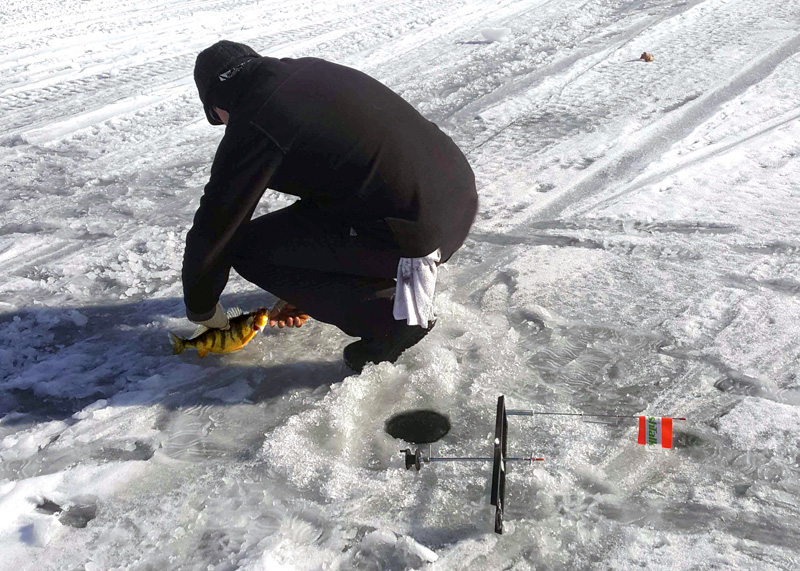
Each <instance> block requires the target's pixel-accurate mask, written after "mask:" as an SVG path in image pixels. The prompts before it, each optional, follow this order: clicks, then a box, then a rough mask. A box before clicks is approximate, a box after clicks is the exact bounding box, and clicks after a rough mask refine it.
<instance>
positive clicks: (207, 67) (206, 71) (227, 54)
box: [194, 40, 261, 125]
mask: <svg viewBox="0 0 800 571" xmlns="http://www.w3.org/2000/svg"><path fill="white" fill-rule="evenodd" d="M257 57H261V56H259V55H258V53H256V51H255V50H254V49H253V48H251V47H250V46H246V45H244V44H238V43H236V42H230V41H228V40H221V41H219V42H217V43H216V44H214V45H213V46H211V47H210V48H206V49H204V50H203V51H202V52H200V54H199V55H198V56H197V61H195V64H194V82H195V84H196V85H197V91H198V93H199V94H200V101H202V102H203V109H204V110H205V112H206V118H207V119H208V122H209V123H211V124H212V125H222V121H220V120H219V117H217V114H216V113H214V109H213V108H214V107H215V106H216V107H219V108H220V109H225V110H226V111H230V109H226V108H225V105H220V97H219V95H221V93H220V92H222V91H224V90H222V89H221V87H223V85H224V84H225V82H226V81H228V80H230V79H232V78H233V77H234V76H236V75H237V74H238V73H239V71H241V69H242V68H243V67H244V65H245V64H246V63H247V62H249V61H250V60H251V59H253V58H257Z"/></svg>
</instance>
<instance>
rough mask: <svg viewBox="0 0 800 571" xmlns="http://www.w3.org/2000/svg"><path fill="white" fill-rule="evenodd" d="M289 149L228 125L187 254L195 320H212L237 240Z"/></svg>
mask: <svg viewBox="0 0 800 571" xmlns="http://www.w3.org/2000/svg"><path fill="white" fill-rule="evenodd" d="M282 159H283V153H282V152H281V151H280V149H278V148H277V146H276V145H275V144H274V143H273V142H272V141H271V139H270V138H269V137H265V136H264V135H263V134H261V133H258V132H256V131H255V130H254V129H252V128H249V129H246V130H245V132H243V131H242V130H232V129H231V128H230V127H228V129H227V130H226V133H225V136H224V137H223V139H222V141H221V142H220V145H219V148H218V149H217V154H216V156H215V157H214V164H213V165H212V167H211V178H210V180H209V182H208V184H207V185H206V187H205V191H204V194H203V197H202V198H201V199H200V207H199V208H198V209H197V212H196V213H195V215H194V224H193V226H192V228H191V230H189V233H188V234H187V235H186V249H185V250H184V254H183V272H182V278H183V299H184V303H185V304H186V315H187V316H188V317H189V319H191V320H193V321H203V320H204V319H209V318H210V317H211V316H212V315H213V313H214V309H215V306H216V304H217V301H219V296H220V295H221V294H222V290H223V289H225V285H226V284H227V283H228V274H229V273H230V269H231V261H230V258H231V255H230V254H231V251H230V250H231V245H232V242H233V240H234V237H235V235H236V232H237V231H238V230H239V228H240V227H241V226H242V225H243V224H246V223H247V222H249V221H250V218H251V217H252V216H253V211H254V210H255V208H256V205H257V204H258V201H259V200H260V199H261V196H262V195H263V194H264V191H265V190H266V189H267V185H268V184H269V181H270V178H272V175H273V174H274V173H275V171H276V170H277V168H278V166H279V165H280V163H281V160H282Z"/></svg>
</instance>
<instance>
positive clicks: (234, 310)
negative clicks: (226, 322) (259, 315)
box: [225, 307, 242, 319]
mask: <svg viewBox="0 0 800 571" xmlns="http://www.w3.org/2000/svg"><path fill="white" fill-rule="evenodd" d="M225 315H227V316H228V319H233V318H234V317H239V316H240V315H242V309H241V308H240V307H231V308H230V309H229V310H228V311H226V312H225Z"/></svg>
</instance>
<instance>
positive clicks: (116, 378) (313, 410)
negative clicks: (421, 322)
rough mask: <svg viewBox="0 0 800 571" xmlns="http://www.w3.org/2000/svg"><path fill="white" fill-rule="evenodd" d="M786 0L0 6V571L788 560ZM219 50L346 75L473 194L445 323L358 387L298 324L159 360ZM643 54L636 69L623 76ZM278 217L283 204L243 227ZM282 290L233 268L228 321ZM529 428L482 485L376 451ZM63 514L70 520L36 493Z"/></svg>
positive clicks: (794, 332)
mask: <svg viewBox="0 0 800 571" xmlns="http://www.w3.org/2000/svg"><path fill="white" fill-rule="evenodd" d="M798 17H800V4H798V3H797V2H786V1H781V0H736V1H730V0H686V1H679V2H656V1H645V2H642V1H640V0H550V1H544V0H505V1H503V2H489V1H488V0H433V1H430V0H428V1H424V2H423V1H421V0H397V1H394V2H379V1H372V2H363V1H362V2H356V1H355V0H335V1H332V2H309V1H301V0H288V1H287V0H284V1H282V2H277V1H275V0H209V1H204V2H179V1H177V0H158V1H155V0H139V1H137V2H133V1H130V0H125V1H122V2H119V1H117V2H110V1H109V0H88V1H80V2H78V1H76V0H67V1H65V0H59V1H55V0H42V1H39V2H35V3H30V2H23V1H22V0H6V1H5V2H4V3H3V6H2V7H1V8H0V21H2V22H3V24H4V25H3V29H4V36H3V39H2V40H0V72H2V74H3V77H4V80H3V81H2V82H0V106H2V109H3V114H2V117H0V168H1V169H2V173H3V176H2V178H0V275H2V278H0V553H2V557H0V569H14V570H17V569H111V568H145V569H146V568H153V569H219V570H222V569H234V568H242V569H253V570H256V569H259V570H260V569H265V570H274V569H309V570H310V569H314V570H316V569H420V568H430V569H532V568H546V569H574V568H578V569H583V568H596V569H609V568H610V569H631V568H636V567H644V568H648V569H675V568H680V569H689V568H697V569H712V568H746V569H796V568H797V567H798V566H799V565H800V549H798V546H800V533H798V531H797V525H796V522H797V519H798V516H800V505H799V504H798V500H797V498H798V493H800V449H798V436H797V434H798V431H799V430H800V416H799V415H800V412H798V410H799V409H798V407H800V382H799V381H798V378H800V365H798V363H800V325H798V324H800V257H798V256H799V255H800V239H798V236H797V221H798V220H800V200H798V198H800V108H799V107H798V104H797V92H798V88H800V79H799V78H800V35H798V33H797V26H796V23H797V21H798ZM222 38H227V39H233V40H238V41H242V42H245V43H248V44H250V45H252V46H253V47H254V48H256V49H257V50H258V51H260V52H262V53H264V54H267V55H273V56H279V57H301V56H316V57H324V58H327V59H330V60H333V61H336V62H339V63H343V64H345V65H350V66H353V67H356V68H358V69H361V70H363V71H365V72H367V73H369V74H371V75H373V76H375V77H377V78H379V79H380V80H381V81H383V82H385V83H386V84H387V85H389V86H390V87H391V88H393V89H394V90H396V91H397V92H399V93H401V94H402V95H403V96H404V97H405V98H407V99H408V100H409V101H410V102H411V103H412V104H414V105H415V106H416V107H417V108H418V109H419V110H420V111H421V112H423V113H424V114H425V115H426V116H427V117H428V118H430V119H431V120H433V121H434V122H436V123H437V124H438V125H440V126H441V128H442V129H444V130H445V131H446V132H447V133H449V134H450V135H451V136H452V137H453V138H454V140H455V141H456V142H457V143H458V144H459V145H460V146H461V148H462V149H464V151H465V153H466V154H467V156H468V158H469V160H470V163H471V164H472V165H473V168H474V170H475V173H476V177H477V180H478V187H479V193H480V198H481V205H480V212H479V214H478V218H477V220H476V223H475V226H474V228H473V232H472V234H471V235H470V238H469V239H468V240H467V242H466V244H465V245H464V247H463V248H462V250H461V251H460V252H459V253H458V254H457V255H456V256H454V257H453V259H452V260H451V261H450V262H449V263H448V264H446V265H444V266H442V267H441V268H440V272H439V283H438V284H437V297H436V307H437V311H438V314H439V321H438V323H437V326H436V328H435V329H434V330H433V332H432V333H431V334H430V335H429V336H428V338H426V339H425V341H424V342H423V343H421V344H419V345H418V346H415V347H414V348H412V349H411V350H409V351H408V352H407V353H406V354H405V355H403V357H402V358H401V359H400V360H399V361H398V363H397V364H395V365H389V364H382V365H379V366H368V367H367V368H366V369H365V371H364V372H363V373H362V374H361V375H353V374H352V373H351V371H349V370H348V369H346V367H345V366H344V365H343V363H342V361H341V350H342V348H343V346H344V345H345V344H346V343H347V342H349V341H350V339H349V338H348V337H346V336H345V335H344V334H342V333H340V332H338V331H336V330H334V329H333V328H331V327H329V326H326V325H323V324H321V323H317V322H314V321H310V322H309V323H307V324H306V325H305V326H304V327H303V328H302V329H299V330H296V331H295V330H287V329H284V330H270V331H266V332H264V333H263V334H262V335H259V336H258V337H257V338H256V340H255V341H254V342H253V343H251V344H250V345H249V346H248V347H246V348H245V349H244V350H242V351H240V352H238V353H233V354H230V355H225V356H221V357H220V356H212V357H208V358H206V359H204V360H202V361H200V360H199V359H198V358H197V355H196V354H195V353H187V354H185V355H181V356H177V357H176V356H173V355H172V354H171V348H170V347H169V345H168V344H167V343H166V341H165V338H166V335H165V334H164V333H165V331H167V330H172V331H176V332H178V333H181V334H186V333H189V332H190V331H191V329H192V327H191V326H190V324H189V323H188V322H187V321H186V320H185V318H184V315H183V301H182V298H181V284H180V267H181V259H182V254H183V240H184V236H185V232H186V230H187V229H188V228H189V226H190V224H191V220H192V215H193V213H194V210H195V208H196V206H197V203H198V199H199V196H200V194H201V192H202V188H203V185H204V184H205V182H206V179H207V177H208V174H209V169H210V165H211V159H212V157H213V153H214V150H215V148H216V145H217V143H218V141H219V139H220V138H221V136H222V131H221V130H219V129H218V128H214V127H212V126H210V125H208V124H207V122H206V121H205V118H204V115H203V112H202V109H201V106H200V104H199V101H198V99H197V95H196V93H195V88H194V84H193V80H192V66H193V63H194V58H195V56H196V54H197V53H198V52H199V51H200V50H201V49H203V48H205V47H207V46H208V45H210V44H211V43H213V42H215V41H216V40H219V39H222ZM645 51H646V52H649V53H652V54H653V56H654V59H653V61H652V62H644V61H642V60H640V59H639V56H640V54H641V53H642V52H645ZM290 202H291V200H290V199H289V198H287V197H285V196H281V195H279V194H277V193H273V192H268V193H267V195H265V197H264V199H263V200H262V204H261V206H260V207H259V212H267V211H269V210H272V209H275V208H280V207H283V206H286V205H288V204H289V203H290ZM273 300H274V298H273V297H272V296H270V295H269V294H266V293H263V292H260V291H258V290H256V289H254V288H253V287H252V286H251V285H249V284H248V283H246V282H244V281H243V280H241V279H240V278H238V277H235V276H234V277H233V278H232V279H231V282H230V283H229V286H228V289H227V290H226V294H225V296H223V303H224V304H225V305H226V306H229V307H232V306H241V307H242V308H243V309H245V310H248V309H252V308H255V307H258V306H260V305H268V304H271V303H272V301H273ZM500 394H505V395H506V397H507V401H508V405H509V407H511V408H521V409H525V408H534V409H537V410H545V409H549V410H563V411H571V412H578V411H585V412H607V411H610V412H615V413H620V414H639V413H641V412H644V413H647V414H656V415H660V414H674V415H676V416H685V417H687V418H688V421H686V422H677V421H676V423H675V429H676V434H675V448H674V449H673V450H660V449H646V448H644V447H641V446H637V445H636V443H635V439H636V427H635V426H634V424H633V423H622V422H621V423H620V424H618V425H600V424H590V423H585V422H581V421H580V420H579V419H577V420H576V419H570V418H567V419H563V418H562V419H559V418H554V417H538V418H535V419H530V418H523V417H514V418H512V420H511V422H510V445H511V449H512V450H511V452H512V453H514V454H518V455H525V454H528V453H531V452H534V453H535V454H536V455H537V456H542V457H545V458H546V462H544V463H543V464H540V463H537V464H538V465H537V466H536V468H530V467H521V466H519V467H513V468H511V469H510V471H509V478H508V487H507V493H508V502H507V514H506V533H505V534H504V535H503V536H497V535H495V534H494V533H493V531H492V530H493V509H492V507H491V506H490V505H488V495H489V479H488V473H487V468H486V467H483V466H479V465H475V464H461V465H459V464H440V465H436V466H426V467H425V468H424V469H423V470H422V471H421V472H419V473H416V472H415V471H411V472H406V471H405V470H404V469H403V465H402V458H401V456H400V454H399V453H398V452H399V450H400V449H401V448H405V447H406V446H407V444H406V443H403V442H398V441H395V440H394V439H392V438H391V437H390V436H388V435H387V434H386V433H385V432H384V422H385V421H386V419H388V418H390V417H391V416H392V415H394V414H396V413H398V412H401V411H405V410H409V409H414V408H429V409H431V408H432V409H436V410H439V411H441V412H443V413H445V414H447V415H448V417H449V418H450V420H451V422H452V425H453V428H452V430H451V432H450V434H448V435H447V436H446V437H445V438H444V439H443V440H442V441H441V442H439V443H437V444H435V445H434V448H433V449H434V452H436V453H441V454H442V455H474V456H483V455H486V453H487V451H488V449H489V447H490V443H491V439H492V431H493V422H494V409H495V403H496V399H497V396H498V395H500ZM53 506H56V507H53Z"/></svg>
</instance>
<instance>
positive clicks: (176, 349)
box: [169, 331, 186, 355]
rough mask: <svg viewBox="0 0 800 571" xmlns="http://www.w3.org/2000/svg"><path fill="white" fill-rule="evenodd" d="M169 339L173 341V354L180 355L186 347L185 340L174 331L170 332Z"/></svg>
mask: <svg viewBox="0 0 800 571" xmlns="http://www.w3.org/2000/svg"><path fill="white" fill-rule="evenodd" d="M169 340H170V342H171V343H172V354H173V355H180V354H181V353H183V351H184V350H185V349H186V345H185V343H184V340H183V339H181V338H180V337H178V336H177V335H175V334H174V333H172V332H171V331H170V332H169Z"/></svg>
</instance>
